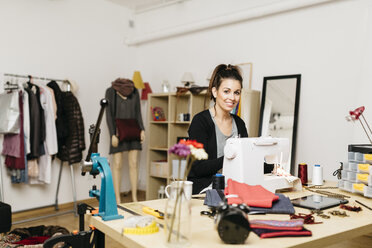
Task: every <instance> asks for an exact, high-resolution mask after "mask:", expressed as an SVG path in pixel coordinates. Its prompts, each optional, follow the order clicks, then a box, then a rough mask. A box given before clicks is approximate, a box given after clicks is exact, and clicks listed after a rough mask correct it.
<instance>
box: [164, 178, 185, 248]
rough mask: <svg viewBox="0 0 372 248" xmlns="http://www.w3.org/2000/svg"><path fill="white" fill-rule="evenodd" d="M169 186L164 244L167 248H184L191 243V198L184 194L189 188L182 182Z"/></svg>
mask: <svg viewBox="0 0 372 248" xmlns="http://www.w3.org/2000/svg"><path fill="white" fill-rule="evenodd" d="M169 186H170V189H169V197H168V199H167V202H166V206H165V242H166V244H167V246H168V247H185V246H188V245H190V241H191V199H190V198H191V197H188V196H186V195H188V193H186V194H185V192H187V191H188V190H187V187H189V186H188V185H186V184H185V183H184V181H176V182H173V183H172V184H171V185H169ZM185 189H186V190H185Z"/></svg>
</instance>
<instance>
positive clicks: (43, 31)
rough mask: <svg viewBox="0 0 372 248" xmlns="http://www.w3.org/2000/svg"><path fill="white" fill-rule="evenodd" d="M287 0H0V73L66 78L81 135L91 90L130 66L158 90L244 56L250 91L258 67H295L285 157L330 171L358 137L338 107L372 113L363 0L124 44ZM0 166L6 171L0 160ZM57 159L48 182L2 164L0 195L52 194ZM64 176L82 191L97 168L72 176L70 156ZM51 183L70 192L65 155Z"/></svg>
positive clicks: (369, 24)
mask: <svg viewBox="0 0 372 248" xmlns="http://www.w3.org/2000/svg"><path fill="white" fill-rule="evenodd" d="M288 1H289V0H287V1H278V0H265V1H245V0H236V1H234V4H231V1H224V0H203V1H201V0H200V1H195V0H194V1H186V2H185V3H183V4H177V5H173V6H169V7H166V8H163V9H158V10H156V11H151V12H146V13H143V14H138V15H136V16H132V13H131V12H130V11H129V10H128V9H126V8H124V7H122V6H120V5H116V4H114V3H112V2H110V1H105V0H91V1H89V0H80V1H73V0H63V1H50V0H33V1H27V0H4V1H1V2H0V30H1V39H0V73H1V74H2V73H18V74H31V75H35V76H45V77H53V78H70V79H73V80H75V81H76V82H77V83H78V85H79V86H80V89H79V91H78V93H77V97H78V99H79V101H80V105H81V108H82V111H83V115H84V122H85V127H86V134H87V130H88V128H89V125H90V124H92V123H95V122H96V119H97V116H98V110H99V100H100V99H101V98H102V97H103V96H104V92H105V90H106V88H107V87H109V86H110V82H111V81H113V80H114V79H115V78H117V77H119V76H121V77H131V75H132V73H133V70H135V69H139V70H140V71H141V73H142V76H143V79H144V81H149V82H150V84H151V87H152V90H153V91H154V92H160V91H161V82H162V80H164V79H167V80H169V82H170V83H171V85H172V87H175V86H179V85H180V78H181V76H182V74H183V72H185V71H191V72H192V73H193V75H194V77H195V79H196V81H197V84H199V85H207V80H206V78H207V77H208V75H209V74H210V73H211V71H212V70H213V68H214V67H215V66H216V65H217V64H219V63H242V62H253V89H257V90H261V88H262V81H263V77H265V76H274V75H286V74H297V73H301V74H302V85H301V97H300V112H299V113H300V116H299V124H298V138H297V156H296V164H297V163H300V162H306V163H308V164H310V165H312V164H315V163H320V164H322V165H323V166H325V177H326V179H330V178H332V176H331V174H332V172H333V171H334V170H335V169H336V168H337V167H338V162H339V161H342V160H345V159H346V151H347V144H349V143H366V142H368V140H367V138H366V137H365V135H364V133H363V132H362V129H361V127H360V125H359V123H347V122H346V121H345V118H344V117H345V115H346V114H347V113H348V111H349V110H350V109H353V108H356V107H358V106H360V105H365V106H366V107H367V110H366V114H365V116H366V117H367V119H368V117H371V116H372V114H371V112H370V108H371V107H372V106H371V105H372V104H371V103H370V101H368V100H367V99H369V97H370V96H369V95H370V94H369V92H371V88H372V85H371V83H370V82H371V81H372V72H371V70H370V67H371V64H372V32H371V30H372V17H371V13H372V3H371V1H369V0H355V1H351V0H349V1H348V0H345V1H342V0H340V1H333V2H331V3H329V4H323V5H318V6H315V7H310V8H303V9H299V10H295V11H288V12H284V13H281V14H275V15H268V16H265V17H262V18H255V19H251V20H248V21H244V22H238V23H235V24H232V25H225V26H221V27H218V28H213V29H206V30H203V31H201V32H194V33H188V34H186V35H179V36H174V37H171V38H167V39H162V40H157V41H154V42H151V43H145V44H142V45H138V46H133V47H128V46H126V45H125V44H124V40H125V39H126V38H133V37H134V36H133V35H139V36H141V35H145V34H149V33H151V32H156V31H158V30H164V29H167V28H171V27H174V26H178V27H181V26H182V25H185V24H187V23H192V24H193V23H196V22H200V21H202V20H205V19H208V18H214V17H216V16H218V17H219V18H221V16H222V15H223V14H224V13H225V14H231V13H237V14H239V11H245V10H247V9H249V8H254V9H253V10H255V8H260V7H265V5H269V4H274V5H275V4H281V3H283V4H286V3H287V2H288ZM290 1H292V0H290ZM128 19H131V20H132V19H133V20H135V30H131V29H129V28H128ZM0 80H1V79H0ZM146 111H147V103H146V102H142V115H143V117H144V121H145V122H146V117H147V115H146ZM101 128H102V134H101V141H100V144H99V151H100V152H101V155H102V156H105V157H109V156H108V143H109V137H108V131H107V126H106V123H105V121H103V122H102V126H101ZM0 142H1V141H0ZM88 143H89V139H88V135H86V144H87V145H88ZM146 146H147V143H146V142H145V144H144V146H143V147H144V151H142V153H141V156H140V179H139V188H140V189H145V183H146V182H145V178H146V175H145V173H146V170H145V168H146V156H147V153H146V150H145V148H146ZM85 154H86V151H85V152H84V155H85ZM125 159H127V158H126V157H125ZM1 168H2V171H3V173H5V170H4V166H3V163H1ZM58 168H59V163H56V162H55V163H54V164H53V171H52V174H53V182H52V184H51V185H44V186H30V185H24V184H21V185H12V184H11V183H10V180H9V178H8V176H7V175H5V174H4V175H3V182H2V183H3V186H4V200H5V202H8V203H10V204H11V205H12V207H13V211H20V210H24V209H30V208H34V207H39V206H44V205H49V204H53V203H54V197H55V190H56V183H57V176H58ZM127 174H128V167H127V165H125V168H124V171H123V180H122V182H123V185H122V191H127V190H129V188H130V186H129V178H128V175H127ZM75 180H76V183H77V189H78V199H86V198H88V190H89V189H90V187H91V185H92V184H93V183H97V184H98V185H99V184H100V179H99V178H98V179H95V180H93V179H92V177H91V176H85V177H82V176H80V169H79V168H78V166H75ZM61 185H62V187H61V189H60V197H59V202H60V203H65V202H71V201H72V194H71V182H70V174H69V170H68V167H67V166H65V168H64V170H63V175H62V182H61Z"/></svg>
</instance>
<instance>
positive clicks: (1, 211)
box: [0, 202, 12, 233]
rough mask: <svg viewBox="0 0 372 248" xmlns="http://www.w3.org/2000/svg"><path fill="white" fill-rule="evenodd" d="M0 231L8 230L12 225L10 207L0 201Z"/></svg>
mask: <svg viewBox="0 0 372 248" xmlns="http://www.w3.org/2000/svg"><path fill="white" fill-rule="evenodd" d="M0 220H1V221H0V233H6V232H9V231H10V228H11V227H12V209H11V207H10V205H9V204H6V203H3V202H0Z"/></svg>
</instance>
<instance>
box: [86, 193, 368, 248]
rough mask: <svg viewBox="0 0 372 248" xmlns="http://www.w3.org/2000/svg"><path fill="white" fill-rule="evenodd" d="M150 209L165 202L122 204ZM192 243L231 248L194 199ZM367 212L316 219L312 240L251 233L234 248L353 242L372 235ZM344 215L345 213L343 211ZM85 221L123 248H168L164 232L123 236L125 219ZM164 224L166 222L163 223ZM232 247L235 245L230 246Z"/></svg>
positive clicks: (353, 197)
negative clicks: (348, 240) (259, 235)
mask: <svg viewBox="0 0 372 248" xmlns="http://www.w3.org/2000/svg"><path fill="white" fill-rule="evenodd" d="M328 191H331V192H337V193H342V194H344V195H348V196H350V197H351V198H348V200H349V205H353V204H354V201H355V200H359V201H360V202H362V203H364V204H366V205H367V206H370V207H372V199H367V198H364V197H363V196H360V195H357V194H351V193H347V192H344V191H339V190H338V189H330V190H328ZM310 194H314V193H312V192H309V191H307V190H303V191H302V192H301V191H300V192H288V193H285V195H287V196H288V197H289V198H290V199H294V198H297V197H301V196H305V195H310ZM143 205H145V206H149V207H152V208H154V209H158V210H160V211H162V210H163V209H164V208H165V200H164V199H162V200H153V201H143V202H138V203H127V204H122V205H121V207H124V208H126V209H129V210H131V211H133V212H136V213H139V214H141V215H145V214H144V213H143V212H142V211H141V209H142V206H143ZM191 205H192V239H191V246H190V247H227V246H228V245H226V244H224V243H223V242H222V240H221V239H220V238H219V236H218V233H217V231H216V229H215V228H214V221H213V219H211V218H208V217H206V216H200V211H202V210H207V209H208V208H207V206H204V205H203V200H199V199H192V202H191ZM295 209H296V213H297V214H298V213H306V214H308V213H310V211H309V210H307V209H303V208H297V207H296V208H295ZM335 209H337V210H342V209H340V208H339V207H335V208H330V209H327V210H324V211H325V213H328V211H331V210H335ZM362 209H363V211H361V212H359V213H356V212H350V211H346V212H347V214H348V215H349V216H350V217H338V216H331V218H330V219H322V218H320V217H318V216H315V220H316V221H322V222H323V223H322V224H313V225H305V227H306V228H307V229H309V230H311V231H312V233H313V235H312V236H311V237H281V238H269V239H260V238H259V237H258V236H257V235H256V234H254V233H253V232H251V233H250V234H249V237H248V238H247V240H246V242H245V244H244V245H234V247H323V246H326V245H330V244H334V243H338V242H340V241H343V240H347V239H352V238H355V237H358V236H361V235H365V234H368V233H371V232H372V210H369V209H367V208H364V207H362ZM342 211H344V210H342ZM129 212H130V211H129ZM129 212H128V211H124V210H121V209H119V213H120V214H122V215H124V218H127V217H129V216H132V215H133V214H131V213H129ZM249 219H250V220H253V219H276V220H288V219H289V216H288V215H273V214H267V215H249ZM85 221H86V223H87V224H92V225H93V226H95V227H96V228H97V229H98V230H100V231H101V232H103V233H104V234H106V235H108V236H110V237H111V238H112V239H114V240H116V241H117V242H119V243H120V244H123V247H166V246H165V234H164V230H163V228H160V231H159V232H158V233H155V234H149V235H123V234H122V228H123V219H121V220H112V221H102V219H101V218H100V217H96V216H91V215H90V214H86V216H85ZM159 223H160V224H162V220H159ZM229 246H230V247H231V245H229Z"/></svg>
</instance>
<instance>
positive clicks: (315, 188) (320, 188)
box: [305, 186, 350, 199]
mask: <svg viewBox="0 0 372 248" xmlns="http://www.w3.org/2000/svg"><path fill="white" fill-rule="evenodd" d="M305 189H306V190H308V191H311V192H314V193H318V194H322V195H326V196H329V197H333V198H338V199H345V198H350V196H347V195H344V194H340V193H334V192H330V191H327V190H323V189H338V187H329V186H308V187H305Z"/></svg>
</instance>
